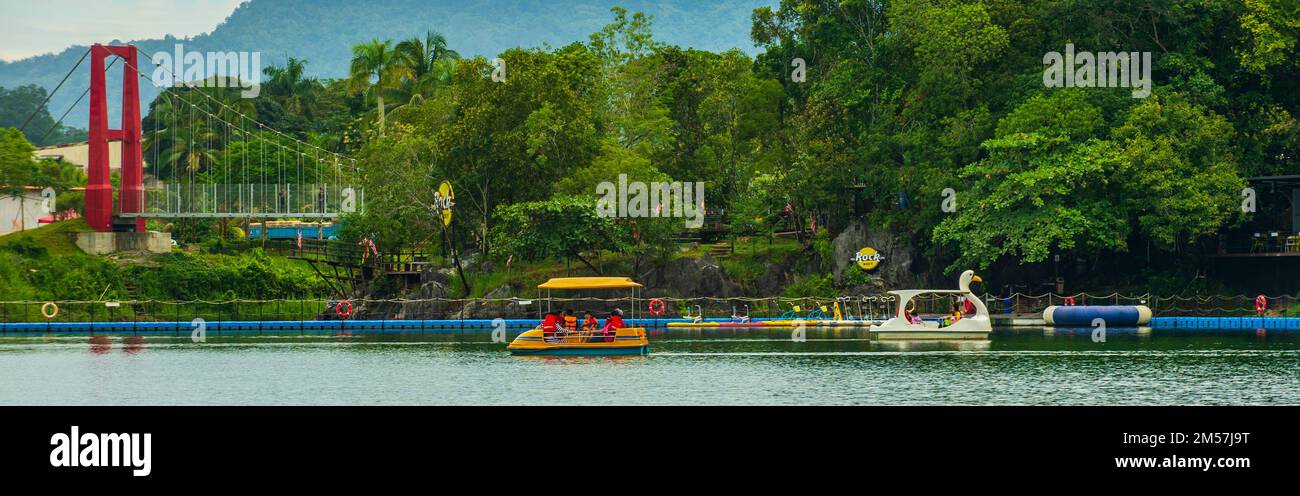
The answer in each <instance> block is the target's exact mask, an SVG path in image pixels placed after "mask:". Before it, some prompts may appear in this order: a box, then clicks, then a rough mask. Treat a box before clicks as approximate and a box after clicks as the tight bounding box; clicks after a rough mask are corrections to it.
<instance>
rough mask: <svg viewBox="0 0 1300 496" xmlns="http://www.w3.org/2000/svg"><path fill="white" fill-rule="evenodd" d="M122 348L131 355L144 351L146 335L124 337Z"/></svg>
mask: <svg viewBox="0 0 1300 496" xmlns="http://www.w3.org/2000/svg"><path fill="white" fill-rule="evenodd" d="M122 349H123V350H124V351H126V352H127V354H130V355H136V354H139V353H140V352H141V351H144V336H127V337H124V338H122Z"/></svg>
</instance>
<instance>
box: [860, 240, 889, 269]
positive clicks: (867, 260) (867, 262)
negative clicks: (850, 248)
mask: <svg viewBox="0 0 1300 496" xmlns="http://www.w3.org/2000/svg"><path fill="white" fill-rule="evenodd" d="M884 259H885V257H882V256H880V254H879V253H877V252H876V249H875V248H872V247H870V246H868V247H866V248H863V249H861V250H858V254H857V255H854V256H853V261H854V262H855V263H857V264H858V267H862V270H874V269H875V268H876V266H877V265H880V261H881V260H884Z"/></svg>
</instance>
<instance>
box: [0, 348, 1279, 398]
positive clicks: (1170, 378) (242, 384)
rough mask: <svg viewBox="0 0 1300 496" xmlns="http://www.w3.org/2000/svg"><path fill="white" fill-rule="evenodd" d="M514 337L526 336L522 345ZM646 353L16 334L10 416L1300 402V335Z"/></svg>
mask: <svg viewBox="0 0 1300 496" xmlns="http://www.w3.org/2000/svg"><path fill="white" fill-rule="evenodd" d="M512 336H513V334H512ZM651 348H652V352H651V354H650V355H648V356H643V357H608V358H603V357H583V358H542V357H514V356H511V355H510V354H509V353H508V352H506V350H505V345H504V344H501V343H493V342H492V340H491V336H490V334H488V333H463V334H451V335H446V334H427V335H406V336H366V335H356V336H306V337H299V336H293V337H284V336H280V337H214V336H212V335H209V336H208V341H207V342H206V343H198V344H196V343H192V342H190V340H189V339H188V337H182V338H176V337H154V336H150V337H138V336H135V337H133V336H125V337H122V336H114V337H108V336H57V337H53V336H21V337H16V336H0V404H5V405H13V404H19V405H45V404H53V405H172V404H178V405H444V404H457V405H459V404H472V405H479V404H489V405H498V404H500V405H518V404H530V405H531V404H545V405H550V404H583V405H586V404H596V405H602V404H668V405H821V404H830V405H952V404H959V405H969V404H975V405H1007V404H1009V405H1023V404H1028V405H1127V404H1133V405H1184V404H1193V405H1220V404H1231V405H1241V404H1248V405H1274V404H1300V333H1298V332H1294V331H1293V332H1278V331H1270V332H1269V333H1267V334H1265V333H1257V332H1256V331H1245V332H1241V331H1233V332H1214V331H1204V330H1181V331H1179V330H1155V331H1143V332H1138V331H1136V330H1128V331H1124V330H1115V329H1111V330H1110V332H1109V333H1108V334H1107V336H1106V340H1105V342H1094V341H1093V339H1092V336H1091V331H1090V330H1087V329H1084V330H1076V331H1067V330H1056V331H1049V330H1044V329H1017V330H998V331H995V333H994V334H993V335H992V336H991V337H990V339H989V340H988V341H978V342H912V343H888V342H873V341H870V340H867V339H864V337H863V336H862V332H861V331H859V330H847V329H846V330H818V329H810V330H809V331H808V333H807V341H806V342H794V341H792V340H791V339H790V335H789V331H779V330H738V331H727V330H724V331H708V330H706V331H684V330H683V331H678V330H672V331H663V330H659V331H654V332H652V335H651Z"/></svg>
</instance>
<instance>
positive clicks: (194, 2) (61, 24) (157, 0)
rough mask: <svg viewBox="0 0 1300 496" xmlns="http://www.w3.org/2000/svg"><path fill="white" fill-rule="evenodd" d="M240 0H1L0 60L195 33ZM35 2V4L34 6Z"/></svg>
mask: <svg viewBox="0 0 1300 496" xmlns="http://www.w3.org/2000/svg"><path fill="white" fill-rule="evenodd" d="M243 2H244V0H35V1H33V0H0V60H7V61H14V60H18V59H23V58H27V57H31V56H33V55H41V54H45V53H51V52H56V53H57V52H60V51H63V49H64V48H67V47H69V46H72V45H89V44H91V43H103V42H108V41H113V40H115V39H116V40H122V41H131V40H139V39H146V38H162V37H163V36H165V35H168V34H170V35H173V36H176V37H178V38H184V37H187V36H195V35H198V34H202V33H206V32H209V31H212V29H213V28H215V27H217V24H220V23H221V21H223V20H225V19H226V16H229V15H230V13H231V12H234V10H235V7H237V6H238V5H239V4H241V3H243ZM34 6H35V8H33V7H34Z"/></svg>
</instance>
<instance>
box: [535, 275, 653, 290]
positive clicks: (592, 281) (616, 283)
mask: <svg viewBox="0 0 1300 496" xmlns="http://www.w3.org/2000/svg"><path fill="white" fill-rule="evenodd" d="M639 287H642V286H641V285H640V284H637V283H636V281H633V280H632V278H630V277H557V278H555V279H551V280H549V281H546V282H545V283H543V284H542V285H540V286H537V289H627V288H639Z"/></svg>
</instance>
